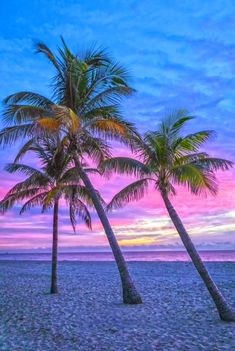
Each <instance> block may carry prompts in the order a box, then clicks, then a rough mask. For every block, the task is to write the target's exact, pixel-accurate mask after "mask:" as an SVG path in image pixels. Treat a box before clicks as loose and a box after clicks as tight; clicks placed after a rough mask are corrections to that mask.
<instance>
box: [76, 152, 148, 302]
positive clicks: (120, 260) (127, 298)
mask: <svg viewBox="0 0 235 351" xmlns="http://www.w3.org/2000/svg"><path fill="white" fill-rule="evenodd" d="M74 162H75V166H76V169H77V171H78V173H79V175H80V177H81V179H82V181H83V183H84V185H85V186H86V188H87V189H88V191H89V193H90V195H91V198H92V201H93V204H94V207H95V209H96V212H97V214H98V216H99V218H100V221H101V223H102V225H103V228H104V230H105V233H106V235H107V238H108V241H109V244H110V247H111V249H112V252H113V255H114V258H115V261H116V264H117V266H118V270H119V273H120V278H121V282H122V291H123V302H124V303H127V304H140V303H142V300H141V296H140V294H139V293H138V291H137V290H136V287H135V285H134V283H133V281H132V279H131V276H130V273H129V271H128V268H127V264H126V262H125V259H124V257H123V254H122V252H121V249H120V247H119V245H118V242H117V239H116V237H115V235H114V233H113V230H112V228H111V225H110V223H109V220H108V218H107V216H106V213H105V210H104V208H103V206H102V204H101V202H100V200H99V198H98V196H97V194H96V191H95V189H94V187H93V185H92V183H91V181H90V179H89V177H88V176H87V174H86V172H85V171H84V170H83V168H82V167H81V165H80V161H79V158H78V157H77V156H74Z"/></svg>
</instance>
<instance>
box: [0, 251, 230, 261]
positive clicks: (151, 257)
mask: <svg viewBox="0 0 235 351" xmlns="http://www.w3.org/2000/svg"><path fill="white" fill-rule="evenodd" d="M199 252H200V255H201V257H202V259H203V260H204V261H206V262H235V250H201V251H199ZM123 254H124V256H125V258H126V260H127V261H131V262H145V261H146V262H190V261H191V260H190V258H189V256H188V254H187V252H186V251H183V250H180V251H179V250H178V251H170V250H161V251H156V250H152V251H150V250H148V251H123ZM58 258H59V261H63V262H64V261H67V262H73V261H79V262H89V261H91V262H92V261H94V262H98V261H100V262H112V261H113V260H114V259H113V255H112V253H111V252H110V251H93V252H92V251H80V252H61V253H59V257H58ZM50 260H51V253H50V252H21V253H20V252H17V253H11V252H8V253H0V261H50Z"/></svg>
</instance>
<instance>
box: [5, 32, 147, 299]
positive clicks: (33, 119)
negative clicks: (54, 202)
mask: <svg viewBox="0 0 235 351" xmlns="http://www.w3.org/2000/svg"><path fill="white" fill-rule="evenodd" d="M36 51H37V52H38V53H40V54H43V55H44V56H45V57H46V58H47V59H48V60H49V62H50V63H51V64H52V66H53V68H54V70H55V76H54V77H53V79H52V81H51V90H52V95H51V97H50V98H47V97H44V96H42V95H40V94H38V93H35V92H28V91H23V92H19V93H15V94H12V95H10V96H8V97H7V98H6V99H5V100H4V112H3V123H4V129H3V130H2V131H1V132H0V145H3V146H5V145H9V144H12V143H15V142H16V141H17V140H19V139H26V140H27V143H26V144H25V146H24V147H23V149H27V147H29V146H30V144H31V143H33V142H35V140H37V138H41V137H45V136H46V135H56V136H59V137H60V138H61V140H62V141H63V144H64V145H65V146H66V148H67V152H68V153H69V154H70V155H71V156H72V157H73V160H74V164H75V167H76V171H77V174H78V176H79V177H80V178H81V179H82V181H83V183H84V185H85V186H86V188H87V189H88V191H89V192H90V194H91V197H92V201H93V204H94V206H95V209H96V212H97V214H98V216H99V218H100V221H101V223H102V225H103V227H104V230H105V233H106V235H107V238H108V241H109V243H110V246H111V248H112V251H113V254H114V257H115V260H116V263H117V266H118V269H119V273H120V277H121V281H122V288H123V289H122V290H123V301H124V302H125V303H131V304H133V303H134V304H136V303H141V302H142V301H141V297H140V295H139V293H138V292H137V290H136V288H135V286H134V283H133V281H132V279H131V277H130V274H129V271H128V268H127V265H126V263H125V260H124V257H123V255H122V253H121V250H120V247H119V245H118V242H117V240H116V238H115V235H114V233H113V230H112V228H111V226H110V223H109V221H108V218H107V215H106V213H105V210H104V208H103V205H102V203H101V201H100V199H99V198H98V196H97V193H96V191H95V189H94V187H93V184H92V182H91V181H90V179H89V177H88V175H87V173H86V172H85V171H84V169H83V166H82V164H83V162H84V159H86V160H87V159H91V160H92V162H93V163H94V162H95V163H97V162H98V163H100V162H101V161H102V160H104V159H105V158H107V157H108V156H109V152H110V148H109V145H108V144H107V141H108V140H113V139H115V140H118V141H121V142H123V143H125V144H131V140H132V137H133V136H137V132H136V130H135V128H134V126H133V125H132V124H131V123H129V122H126V121H125V120H124V119H123V118H122V116H121V112H120V107H119V106H120V101H121V99H122V98H123V97H124V96H129V95H130V94H131V93H132V92H133V89H132V88H131V87H130V86H129V84H128V81H129V74H128V72H127V70H126V69H125V68H123V67H122V66H121V65H120V64H119V63H117V62H114V60H113V59H112V58H111V57H110V56H109V55H108V54H107V53H106V52H105V50H102V49H99V48H98V49H96V48H93V49H92V50H87V51H86V52H85V53H83V54H79V55H77V54H73V53H72V52H71V50H70V49H69V48H68V46H67V45H66V43H65V41H64V40H63V38H62V46H61V47H60V48H58V54H57V55H55V54H54V53H53V52H52V51H51V50H50V49H49V48H48V47H47V46H46V45H45V44H44V43H37V45H36Z"/></svg>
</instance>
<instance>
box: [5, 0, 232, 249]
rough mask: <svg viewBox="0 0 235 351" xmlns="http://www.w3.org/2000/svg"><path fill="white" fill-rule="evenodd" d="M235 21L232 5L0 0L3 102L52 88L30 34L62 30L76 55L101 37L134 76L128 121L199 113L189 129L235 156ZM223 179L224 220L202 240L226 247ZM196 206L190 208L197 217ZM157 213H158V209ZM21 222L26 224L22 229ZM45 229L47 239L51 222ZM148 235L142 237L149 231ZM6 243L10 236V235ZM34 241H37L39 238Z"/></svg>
mask: <svg viewBox="0 0 235 351" xmlns="http://www.w3.org/2000/svg"><path fill="white" fill-rule="evenodd" d="M234 27H235V4H234V1H220V0H217V1H201V0H197V1H193V0H191V1H176V0H174V1H167V0H166V1H156V0H155V1H114V0H111V1H86V2H84V1H71V0H68V1H53V0H50V1H45V0H42V1H30V2H29V1H12V0H10V1H5V0H2V1H1V30H0V76H1V91H0V99H1V100H2V99H3V98H4V97H5V96H7V95H8V94H10V93H12V92H15V91H18V90H33V91H37V92H39V93H42V94H44V95H47V94H49V80H48V77H50V76H51V75H52V73H53V72H52V69H51V67H50V66H49V65H48V63H47V62H46V61H45V60H44V59H43V58H42V57H41V56H39V55H35V54H34V53H33V42H34V41H35V40H41V41H44V42H45V43H46V44H47V45H48V46H49V47H51V48H53V49H56V47H57V45H58V44H59V36H60V35H63V36H64V38H65V40H66V42H67V43H68V45H69V46H70V47H71V48H73V49H74V50H75V51H76V50H82V49H83V48H86V47H88V46H90V45H92V44H94V43H97V44H98V45H101V46H104V47H107V48H108V49H109V50H110V52H111V53H112V55H113V56H114V57H115V58H116V59H117V60H120V61H121V62H122V63H123V64H125V65H126V66H127V67H128V68H129V69H130V71H131V73H132V75H133V79H132V83H133V86H134V87H135V88H136V93H135V94H134V96H133V97H132V98H130V99H128V100H127V101H126V102H125V103H124V105H123V110H124V113H125V117H126V118H128V119H129V120H131V121H134V122H136V123H137V126H138V127H139V128H141V130H146V129H149V128H151V129H154V128H155V127H156V126H157V124H158V121H159V118H160V117H161V116H162V115H164V114H165V112H166V110H167V109H171V108H181V107H183V108H186V109H188V110H190V111H191V112H192V113H193V114H195V115H197V116H198V117H197V119H195V121H193V122H192V124H191V127H190V128H192V130H195V128H200V129H208V128H209V129H211V128H213V129H215V130H216V131H217V133H218V137H217V139H216V140H215V141H213V142H212V143H211V144H210V146H209V148H210V150H211V153H212V154H215V155H217V156H223V157H226V158H228V159H231V160H234V161H235V156H234V155H235V152H234V151H235V141H234V139H235V138H234V137H235V132H234V107H235V79H234V74H235V59H234V57H235V55H234V54H235V37H234ZM0 156H1V161H0V166H1V168H2V166H3V165H4V164H5V163H6V162H8V161H11V160H12V157H13V151H12V152H6V151H5V150H4V151H0ZM8 177H9V176H8ZM1 180H2V183H1V184H2V187H1V190H2V192H4V191H5V189H6V187H7V186H8V185H9V183H8V179H7V180H6V174H5V173H3V172H2V177H1ZM11 180H12V184H13V183H14V181H15V179H14V178H12V177H11ZM220 180H221V184H222V190H223V189H225V190H223V191H224V192H223V191H222V193H221V195H219V196H220V197H219V198H218V204H219V205H218V206H216V205H214V207H213V211H212V212H213V216H214V217H215V218H220V219H219V222H218V223H219V224H220V225H221V226H222V227H221V229H219V230H218V231H213V230H211V232H212V234H211V237H208V236H207V239H206V240H205V241H206V245H207V244H208V245H209V244H210V243H211V242H212V244H213V243H214V245H215V246H216V247H217V246H218V247H224V246H226V245H227V244H225V243H229V244H228V245H230V247H231V245H233V243H234V239H233V238H234V234H235V228H234V226H232V223H233V222H234V216H235V215H234V210H233V207H232V204H234V203H235V199H234V195H233V194H231V192H229V191H228V189H229V188H234V184H235V181H234V174H233V173H230V174H229V175H228V176H227V175H226V176H222V177H220ZM110 186H111V185H110ZM104 189H105V188H104ZM104 191H105V190H104ZM228 194H229V195H230V196H231V200H230V202H229V201H228V200H226V201H228V203H227V202H226V201H225V200H224V199H225V197H226V196H227V195H228ZM190 199H191V198H189V200H188V201H189V202H190V201H191V200H190ZM211 201H212V200H211ZM213 201H214V200H213ZM229 203H230V204H231V205H229ZM138 206H139V207H138ZM138 206H137V210H135V211H134V212H131V209H129V212H128V213H129V217H130V218H131V219H132V220H133V223H136V221H137V223H138V220H139V218H137V216H141V220H150V219H149V218H150V217H151V215H150V214H149V213H150V212H151V211H150V208H148V206H147V205H146V206H147V207H146V208H145V209H143V207H142V205H141V204H140V205H138ZM198 206H199V205H198ZM200 206H202V205H200ZM197 209H198V207H195V213H196V210H197ZM13 213H15V212H13ZM122 213H123V212H122V211H121V212H120V214H119V215H118V214H114V215H113V218H114V219H115V218H117V217H118V216H120V218H121V217H122ZM159 213H160V214H161V215H162V216H163V214H162V212H159ZM200 213H201V215H200V216H199V217H200V221H202V222H200V223H202V225H201V226H202V227H203V225H204V224H203V223H206V222H207V220H208V208H207V206H206V205H205V208H204V212H203V211H200ZM64 215H65V214H64ZM210 215H211V213H210ZM65 216H66V215H65ZM149 216H150V217H149ZM218 216H219V217H218ZM9 218H10V217H9ZM9 218H8V217H7V216H6V217H4V218H1V222H2V223H3V224H4V225H6V221H9ZM30 218H31V219H30ZM36 218H38V217H36V213H34V214H33V215H32V217H28V219H27V220H28V221H29V223H28V224H27V225H28V226H29V228H28V230H31V228H32V223H33V222H34V221H35V220H36ZM162 218H163V217H162ZM164 218H165V217H164ZM190 218H191V217H190ZM190 218H189V217H188V218H187V219H186V222H187V221H188V223H189V227H190V228H192V231H193V228H195V226H194V224H193V223H194V219H195V214H194V215H193V214H192V218H191V219H190ZM131 219H130V221H131ZM19 221H22V219H19ZM30 221H31V222H30ZM42 221H43V219H42ZM65 221H66V219H65ZM163 222H164V219H163ZM225 222H228V223H231V225H230V226H229V229H224V227H223V225H224V223H225ZM133 223H132V224H133ZM166 223H167V225H168V224H169V223H168V222H166ZM218 223H217V224H218ZM155 224H156V223H155ZM4 225H3V227H4ZM24 225H26V224H24ZM24 225H23V229H22V230H23V231H24V230H25V231H27V230H26V226H25V227H24ZM136 227H138V224H137V225H135V226H134V228H136ZM140 227H141V226H140ZM4 228H5V227H4ZM24 228H25V229H24ZM37 228H40V224H38V226H37ZM133 230H136V229H133ZM146 230H147V229H146ZM159 230H160V229H159V228H158V229H156V232H154V229H153V230H152V232H153V233H155V235H156V236H157V235H158V231H159ZM1 231H2V233H3V234H4V233H6V231H8V232H10V231H12V232H13V231H17V230H16V229H15V228H13V226H12V227H10V228H9V226H7V229H6V230H5V229H1ZM43 231H45V233H47V234H48V238H49V232H50V229H49V226H47V227H45V228H44V229H43ZM120 231H121V229H120ZM221 231H223V235H222V234H221ZM64 232H65V233H67V232H68V233H69V230H67V229H64ZM96 233H98V231H97V232H95V234H94V235H97V237H98V236H99V235H101V234H100V232H99V233H98V234H96ZM146 233H147V234H146V235H148V233H149V231H148V232H146ZM206 233H207V232H206ZM0 234H1V232H0ZM4 235H5V234H4ZM15 235H17V233H16V234H15ZM202 235H203V229H202ZM206 235H207V234H206ZM232 235H233V237H232ZM172 238H173V236H172ZM4 240H8V239H7V237H4ZM11 240H13V237H12V239H9V241H11ZM14 240H15V237H14ZM43 240H44V237H43V238H42V241H43ZM48 240H49V239H48ZM73 240H75V239H73ZM84 240H85V239H84ZM97 240H98V239H97ZM174 240H175V239H174ZM174 240H173V239H172V240H169V243H168V244H169V245H171V244H172V245H174V244H175V243H177V240H175V241H174ZM195 240H196V241H197V242H198V244H199V245H200V244H201V245H203V243H204V239H203V238H202V236H200V235H199V236H198V238H195ZM65 241H66V240H65ZM98 242H99V240H98ZM33 245H34V244H32V247H34V246H33ZM38 245H39V246H40V245H42V244H41V242H40V244H38ZM65 245H67V244H65Z"/></svg>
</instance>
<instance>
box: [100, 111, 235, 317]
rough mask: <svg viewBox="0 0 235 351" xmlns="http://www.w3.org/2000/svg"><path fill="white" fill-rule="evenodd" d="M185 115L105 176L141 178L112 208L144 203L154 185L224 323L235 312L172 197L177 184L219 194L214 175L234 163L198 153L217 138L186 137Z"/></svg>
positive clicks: (166, 123) (140, 143)
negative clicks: (134, 176)
mask: <svg viewBox="0 0 235 351" xmlns="http://www.w3.org/2000/svg"><path fill="white" fill-rule="evenodd" d="M191 119H192V117H190V116H189V115H188V114H187V112H186V111H183V110H179V111H175V112H173V113H171V114H170V115H169V116H168V117H167V118H165V119H164V120H163V121H162V122H161V124H160V126H159V129H158V130H157V131H155V132H148V133H146V134H145V136H144V138H143V140H141V139H136V152H137V154H138V155H139V157H140V160H141V161H139V160H136V159H132V158H127V157H117V158H113V159H110V160H106V161H104V162H103V164H102V165H101V168H102V171H106V172H113V171H115V172H118V173H120V174H124V173H125V174H126V173H127V174H131V175H137V176H138V177H139V179H138V180H137V181H135V182H133V183H132V184H130V185H128V186H127V187H125V188H124V189H122V190H121V191H120V192H119V193H118V194H116V195H115V196H114V197H113V199H112V201H111V202H110V204H109V205H108V209H109V210H111V209H113V208H119V207H122V206H123V205H124V204H126V203H128V202H130V201H133V200H139V199H140V198H142V197H143V196H144V195H145V193H146V191H147V189H148V186H149V184H150V183H153V184H154V187H155V189H156V190H158V191H159V193H160V194H161V196H162V199H163V201H164V204H165V206H166V209H167V211H168V213H169V216H170V218H171V220H172V222H173V224H174V226H175V228H176V230H177V232H178V233H179V236H180V238H181V240H182V242H183V244H184V246H185V248H186V250H187V252H188V254H189V256H190V257H191V259H192V261H193V264H194V266H195V268H196V269H197V271H198V273H199V274H200V276H201V278H202V279H203V281H204V283H205V285H206V287H207V289H208V291H209V293H210V295H211V297H212V299H213V300H214V302H215V305H216V307H217V309H218V312H219V315H220V317H221V319H222V320H225V321H235V313H234V311H233V310H232V309H231V306H230V305H229V304H228V303H227V302H226V300H225V298H224V296H223V295H222V293H221V292H220V291H219V289H218V287H217V286H216V284H215V283H214V281H213V280H212V278H211V276H210V274H209V272H208V271H207V268H206V266H205V265H204V263H203V262H202V260H201V258H200V255H199V253H198V252H197V250H196V248H195V246H194V244H193V242H192V240H191V238H190V236H189V234H188V232H187V230H186V229H185V227H184V225H183V223H182V221H181V219H180V217H179V215H178V213H177V212H176V210H175V209H174V207H173V205H172V203H171V201H170V196H171V195H175V194H176V190H175V185H181V186H185V187H187V189H188V190H189V191H191V192H192V193H193V194H195V195H199V194H201V193H205V192H207V191H209V192H210V193H212V194H216V191H217V183H216V178H215V171H217V170H222V171H224V170H227V169H229V168H230V167H231V166H232V162H230V161H226V160H223V159H220V158H212V157H210V156H209V155H208V154H207V153H205V152H200V151H199V149H200V147H201V145H203V144H204V143H205V142H206V141H207V140H208V139H209V138H210V137H211V136H212V135H213V134H214V133H213V131H210V130H206V131H200V132H196V133H193V134H188V135H185V136H183V135H182V128H183V127H184V125H185V124H186V122H188V121H189V120H191Z"/></svg>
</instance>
